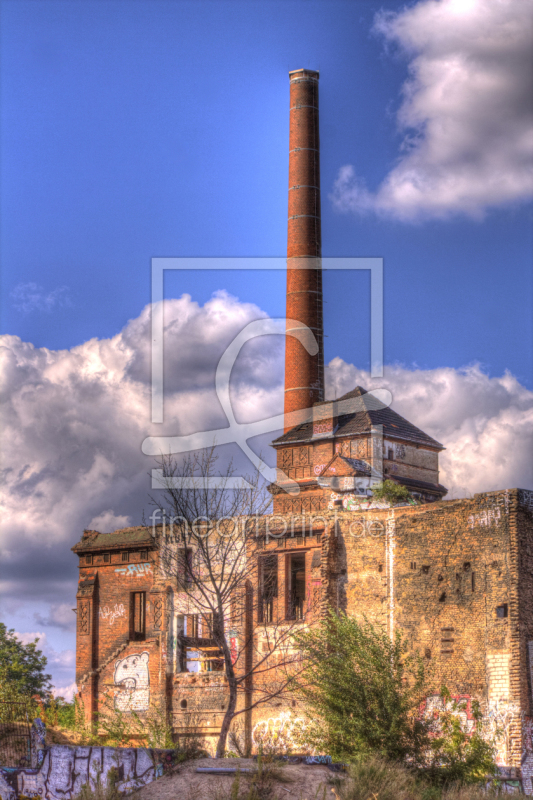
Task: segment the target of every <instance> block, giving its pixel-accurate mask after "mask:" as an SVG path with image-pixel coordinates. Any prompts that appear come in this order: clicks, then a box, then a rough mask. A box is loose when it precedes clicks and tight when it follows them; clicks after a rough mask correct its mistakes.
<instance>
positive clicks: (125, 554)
mask: <svg viewBox="0 0 533 800" xmlns="http://www.w3.org/2000/svg"><path fill="white" fill-rule="evenodd" d="M122 560H123V561H129V560H130V554H129V553H128V552H125V553H122Z"/></svg>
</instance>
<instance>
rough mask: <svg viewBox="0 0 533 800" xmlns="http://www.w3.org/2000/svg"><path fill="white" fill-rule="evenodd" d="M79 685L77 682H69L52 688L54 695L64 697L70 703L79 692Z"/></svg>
mask: <svg viewBox="0 0 533 800" xmlns="http://www.w3.org/2000/svg"><path fill="white" fill-rule="evenodd" d="M77 691H78V687H77V686H76V684H75V683H69V684H68V685H67V686H57V687H55V686H54V688H53V689H52V694H53V695H54V697H62V698H63V699H64V700H66V701H67V703H70V702H71V701H72V699H73V698H74V695H75V694H76V693H77Z"/></svg>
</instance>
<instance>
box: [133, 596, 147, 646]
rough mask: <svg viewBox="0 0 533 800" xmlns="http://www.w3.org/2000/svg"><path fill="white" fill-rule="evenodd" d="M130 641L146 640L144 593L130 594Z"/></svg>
mask: <svg viewBox="0 0 533 800" xmlns="http://www.w3.org/2000/svg"><path fill="white" fill-rule="evenodd" d="M130 619H131V626H130V627H131V639H133V640H134V641H137V642H138V641H142V640H143V639H145V638H146V592H132V593H131V611H130Z"/></svg>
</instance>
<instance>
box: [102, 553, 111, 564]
mask: <svg viewBox="0 0 533 800" xmlns="http://www.w3.org/2000/svg"><path fill="white" fill-rule="evenodd" d="M110 562H111V553H104V564H109V563H110Z"/></svg>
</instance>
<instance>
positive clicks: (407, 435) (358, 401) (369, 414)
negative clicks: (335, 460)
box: [272, 386, 444, 450]
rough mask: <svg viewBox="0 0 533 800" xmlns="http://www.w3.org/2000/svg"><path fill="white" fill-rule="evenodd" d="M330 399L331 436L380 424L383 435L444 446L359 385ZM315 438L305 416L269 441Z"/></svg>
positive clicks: (279, 443) (368, 428) (346, 433)
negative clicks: (334, 415)
mask: <svg viewBox="0 0 533 800" xmlns="http://www.w3.org/2000/svg"><path fill="white" fill-rule="evenodd" d="M365 395H366V397H365ZM350 400H352V401H355V402H354V403H353V406H354V408H355V410H354V411H353V412H350V411H348V413H342V405H343V404H344V405H345V406H348V407H349V406H350V403H349V402H345V401H350ZM333 402H334V403H336V404H337V405H340V407H341V408H340V414H339V417H338V419H337V427H336V429H335V433H334V438H335V439H339V438H342V437H344V436H354V435H357V434H364V433H367V434H369V433H370V431H371V429H372V427H374V426H376V425H383V435H384V436H388V437H392V438H396V439H403V440H405V441H411V442H413V443H414V444H422V445H426V446H427V447H432V448H435V449H438V450H444V445H442V444H440V442H437V440H436V439H433V438H432V437H431V436H428V435H427V433H424V431H422V430H420V428H417V427H416V425H413V424H412V423H411V422H409V421H408V420H406V419H405V418H404V417H402V416H400V414H397V413H396V411H393V410H392V408H390V407H388V406H385V405H383V403H381V402H380V401H379V400H378V399H377V397H375V396H374V395H373V394H370V393H368V392H367V391H366V389H363V387H362V386H356V387H355V389H354V390H353V391H351V392H348V393H347V394H345V395H343V396H342V397H340V398H339V399H338V400H335V401H333ZM328 403H330V404H331V403H332V401H331V400H328V401H324V402H322V403H315V405H314V408H316V407H317V406H323V405H327V404H328ZM318 438H319V437H317V436H313V420H312V419H308V420H307V421H306V422H303V423H301V424H300V425H296V426H295V427H294V428H291V430H289V431H287V433H284V434H283V436H279V437H278V438H277V439H274V441H273V442H272V444H273V445H281V444H291V443H292V442H305V441H312V440H313V441H314V440H316V439H318ZM328 438H331V437H328Z"/></svg>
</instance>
